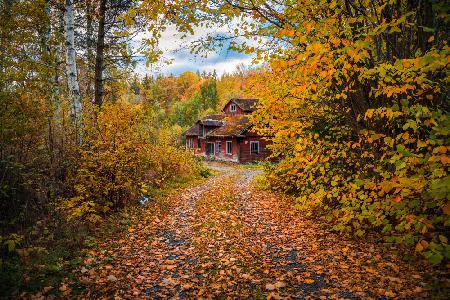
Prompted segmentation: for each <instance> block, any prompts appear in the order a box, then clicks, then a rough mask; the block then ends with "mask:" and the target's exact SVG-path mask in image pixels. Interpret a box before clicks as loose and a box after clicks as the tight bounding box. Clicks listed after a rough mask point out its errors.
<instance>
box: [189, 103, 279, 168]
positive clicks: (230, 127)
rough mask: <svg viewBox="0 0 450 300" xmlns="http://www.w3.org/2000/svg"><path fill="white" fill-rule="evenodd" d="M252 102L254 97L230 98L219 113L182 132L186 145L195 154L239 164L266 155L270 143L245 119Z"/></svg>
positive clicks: (268, 152) (251, 110) (249, 112)
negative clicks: (253, 129)
mask: <svg viewBox="0 0 450 300" xmlns="http://www.w3.org/2000/svg"><path fill="white" fill-rule="evenodd" d="M256 103H257V100H256V99H231V100H230V101H228V103H227V104H226V105H225V106H224V108H223V109H222V112H223V113H222V114H217V115H209V116H206V117H205V118H203V119H201V120H198V121H197V122H196V123H195V125H194V126H192V127H191V128H189V129H188V130H187V131H186V132H185V135H186V148H187V149H189V150H191V151H193V152H194V153H195V154H196V155H202V156H210V157H214V158H216V159H219V160H226V161H234V162H241V163H246V162H252V161H257V160H261V159H263V158H265V157H267V156H269V155H270V151H269V149H267V145H268V144H270V143H271V142H270V141H268V140H266V139H264V137H262V136H260V135H258V134H257V133H256V132H254V131H252V125H251V124H250V122H249V119H248V115H249V114H251V113H252V112H253V111H254V110H255V108H254V106H255V105H256Z"/></svg>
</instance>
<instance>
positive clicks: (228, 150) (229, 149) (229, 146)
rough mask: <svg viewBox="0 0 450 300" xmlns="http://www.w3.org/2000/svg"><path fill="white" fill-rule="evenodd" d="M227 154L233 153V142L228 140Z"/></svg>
mask: <svg viewBox="0 0 450 300" xmlns="http://www.w3.org/2000/svg"><path fill="white" fill-rule="evenodd" d="M227 154H233V142H232V141H227Z"/></svg>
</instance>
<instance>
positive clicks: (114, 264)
mask: <svg viewBox="0 0 450 300" xmlns="http://www.w3.org/2000/svg"><path fill="white" fill-rule="evenodd" d="M212 167H213V168H215V169H216V170H217V171H218V175H216V176H213V177H211V178H209V179H208V180H206V181H205V182H203V183H201V184H199V185H197V186H195V187H192V188H188V189H184V190H182V191H179V192H177V193H175V194H173V195H171V196H169V198H170V199H167V201H168V202H169V203H171V204H172V205H171V207H172V209H169V210H168V211H166V212H165V213H164V212H158V213H155V211H153V210H154V209H155V206H152V205H151V204H150V205H148V213H146V214H144V215H143V216H141V218H140V219H139V222H133V224H132V225H130V227H129V228H128V231H127V232H126V233H125V234H124V235H123V236H121V237H117V238H116V239H113V240H109V239H108V240H106V241H104V243H102V244H101V245H99V246H98V247H97V248H95V249H93V250H92V251H90V253H89V257H88V258H87V259H85V260H84V263H83V266H81V267H80V268H78V269H77V271H76V276H77V277H78V279H79V281H80V282H81V284H82V285H84V286H85V287H86V289H85V290H84V292H83V294H82V295H81V297H83V298H86V299H92V298H103V297H104V298H116V299H121V298H127V299H137V298H150V299H166V298H175V299H177V298H181V299H183V298H188V299H192V298H219V299H224V298H233V299H236V298H240V299H242V298H251V299H266V298H270V299H282V298H287V299H290V298H291V299H303V298H306V299H310V298H311V299H316V298H318V299H387V298H407V299H411V298H413V299H428V298H429V297H430V292H429V290H428V285H429V284H430V283H432V282H433V281H435V280H436V279H437V277H439V276H438V275H431V274H428V273H426V270H429V269H430V268H429V267H426V266H425V265H420V264H419V263H417V262H416V263H415V265H413V264H411V263H405V262H403V261H400V260H399V259H398V258H395V257H394V256H392V255H390V254H386V253H385V251H383V247H381V246H377V245H375V244H374V243H372V242H368V241H363V240H362V241H359V242H357V241H352V240H345V239H343V238H342V237H341V236H337V235H334V234H332V233H330V232H328V231H325V230H324V229H321V225H320V224H317V223H313V222H312V221H309V220H306V219H305V218H303V217H302V216H301V215H299V214H298V213H297V212H295V211H294V210H293V209H292V206H291V204H290V203H289V202H288V201H287V200H285V199H282V198H280V197H278V196H276V195H274V194H271V193H268V192H263V191H260V190H258V189H256V188H255V187H253V185H252V178H253V177H254V176H255V175H256V174H258V172H259V171H257V170H255V169H250V168H244V167H233V166H229V165H220V164H213V165H212ZM433 276H437V277H433ZM60 290H61V291H62V292H63V293H65V294H66V295H67V296H69V293H70V287H66V286H64V285H63V286H61V287H60Z"/></svg>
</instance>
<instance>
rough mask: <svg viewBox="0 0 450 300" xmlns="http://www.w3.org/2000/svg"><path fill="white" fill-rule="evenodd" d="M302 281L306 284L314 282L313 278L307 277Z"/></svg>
mask: <svg viewBox="0 0 450 300" xmlns="http://www.w3.org/2000/svg"><path fill="white" fill-rule="evenodd" d="M303 282H304V283H307V284H311V283H314V279H311V278H307V279H305V280H303Z"/></svg>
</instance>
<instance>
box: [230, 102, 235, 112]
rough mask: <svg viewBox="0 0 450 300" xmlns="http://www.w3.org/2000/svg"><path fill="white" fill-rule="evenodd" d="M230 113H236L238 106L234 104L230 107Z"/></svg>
mask: <svg viewBox="0 0 450 300" xmlns="http://www.w3.org/2000/svg"><path fill="white" fill-rule="evenodd" d="M230 111H231V112H235V111H236V104H234V103H233V104H231V105H230Z"/></svg>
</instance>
